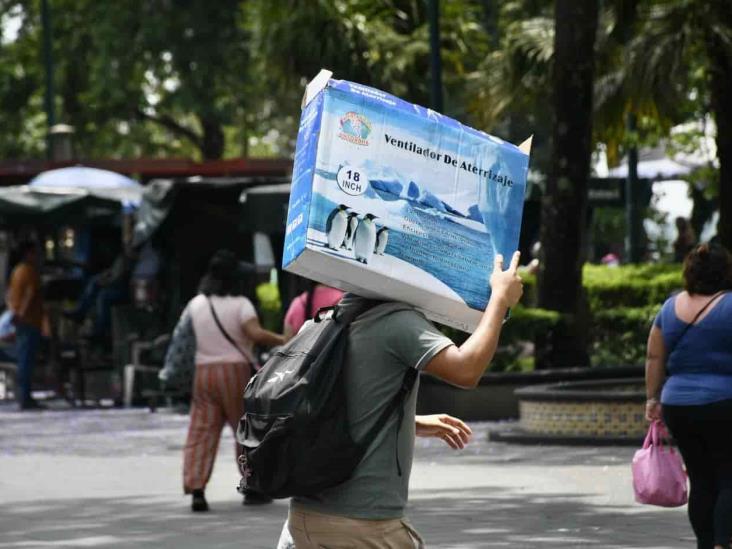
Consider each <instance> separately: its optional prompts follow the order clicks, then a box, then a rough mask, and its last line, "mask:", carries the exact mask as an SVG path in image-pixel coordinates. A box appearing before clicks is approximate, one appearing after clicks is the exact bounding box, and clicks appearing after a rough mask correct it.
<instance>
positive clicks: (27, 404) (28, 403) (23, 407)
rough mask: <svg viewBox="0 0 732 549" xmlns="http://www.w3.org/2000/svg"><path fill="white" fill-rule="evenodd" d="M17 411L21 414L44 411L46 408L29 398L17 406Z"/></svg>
mask: <svg viewBox="0 0 732 549" xmlns="http://www.w3.org/2000/svg"><path fill="white" fill-rule="evenodd" d="M18 409H19V410H20V411H21V412H26V411H29V410H45V409H46V407H45V406H44V405H43V404H41V403H40V402H38V401H37V400H36V399H34V398H29V399H27V400H25V401H23V402H22V403H20V404H18Z"/></svg>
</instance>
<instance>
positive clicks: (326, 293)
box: [285, 285, 343, 334]
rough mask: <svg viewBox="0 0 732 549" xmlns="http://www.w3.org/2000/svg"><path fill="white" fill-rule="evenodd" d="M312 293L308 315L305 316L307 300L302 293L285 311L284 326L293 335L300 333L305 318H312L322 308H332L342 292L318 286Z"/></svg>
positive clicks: (305, 294) (305, 295) (306, 294)
mask: <svg viewBox="0 0 732 549" xmlns="http://www.w3.org/2000/svg"><path fill="white" fill-rule="evenodd" d="M313 292H314V293H313V307H312V309H311V311H310V313H309V314H307V315H306V314H305V305H306V303H307V300H308V293H307V292H303V293H302V294H300V295H299V296H297V297H296V298H295V299H293V300H292V303H291V304H290V308H289V309H287V314H286V315H285V325H286V326H289V327H290V329H292V332H293V333H295V334H296V333H297V332H298V331H300V328H302V325H303V324H305V320H306V317H307V318H312V317H313V315H315V313H317V312H318V309H322V308H323V307H332V306H333V305H335V304H336V303H338V302H339V301H340V300H341V298H342V297H343V292H342V291H340V290H336V289H335V288H331V287H330V286H321V285H318V286H316V287H315V290H313Z"/></svg>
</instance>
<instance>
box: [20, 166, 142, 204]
mask: <svg viewBox="0 0 732 549" xmlns="http://www.w3.org/2000/svg"><path fill="white" fill-rule="evenodd" d="M28 188H29V189H30V190H33V191H37V192H45V193H54V194H79V193H83V194H89V195H93V196H98V197H100V198H107V199H113V200H118V201H119V202H121V203H122V204H123V206H126V207H130V206H133V207H134V206H137V205H139V203H140V199H141V197H142V190H143V187H142V185H140V184H139V183H138V182H137V181H135V180H134V179H130V178H129V177H126V176H124V175H122V174H118V173H116V172H111V171H109V170H100V169H98V168H87V167H84V166H73V167H69V168H60V169H57V170H49V171H47V172H43V173H40V174H38V175H37V176H36V177H34V178H33V179H32V180H31V181H30V183H28Z"/></svg>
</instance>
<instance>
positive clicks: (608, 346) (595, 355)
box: [591, 303, 661, 366]
mask: <svg viewBox="0 0 732 549" xmlns="http://www.w3.org/2000/svg"><path fill="white" fill-rule="evenodd" d="M660 308H661V303H658V304H656V305H649V306H646V307H615V308H613V309H607V310H604V311H597V312H595V313H594V314H593V316H592V329H591V334H592V343H591V359H592V365H593V366H602V365H613V366H614V365H632V364H642V363H643V360H644V358H645V355H646V340H647V339H648V332H649V330H650V329H651V325H652V323H653V319H654V318H655V316H656V314H657V313H658V311H659V310H660Z"/></svg>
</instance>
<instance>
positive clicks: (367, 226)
mask: <svg viewBox="0 0 732 549" xmlns="http://www.w3.org/2000/svg"><path fill="white" fill-rule="evenodd" d="M374 219H376V216H375V215H373V214H366V215H365V216H363V219H362V220H361V222H360V223H359V224H358V228H357V229H356V237H355V238H354V240H353V249H354V255H355V256H356V259H357V260H358V261H360V262H361V263H368V262H369V261H370V260H371V256H372V255H374V247H375V246H376V224H375V223H374Z"/></svg>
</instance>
